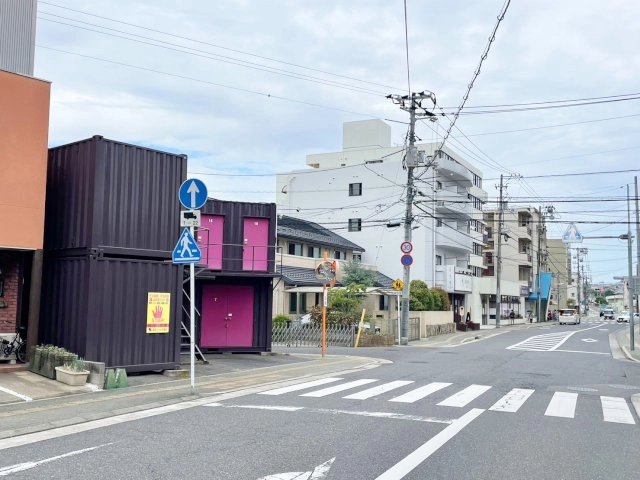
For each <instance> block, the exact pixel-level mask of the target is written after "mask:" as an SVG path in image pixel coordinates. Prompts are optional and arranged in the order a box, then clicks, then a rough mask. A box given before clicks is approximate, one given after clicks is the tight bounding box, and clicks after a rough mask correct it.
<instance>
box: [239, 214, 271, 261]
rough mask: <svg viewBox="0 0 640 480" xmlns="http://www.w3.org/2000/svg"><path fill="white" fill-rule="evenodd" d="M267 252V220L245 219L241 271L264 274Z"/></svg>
mask: <svg viewBox="0 0 640 480" xmlns="http://www.w3.org/2000/svg"><path fill="white" fill-rule="evenodd" d="M268 252H269V220H268V219H266V218H250V217H247V218H245V219H244V251H243V253H242V269H243V270H257V271H262V272H266V271H267V259H268Z"/></svg>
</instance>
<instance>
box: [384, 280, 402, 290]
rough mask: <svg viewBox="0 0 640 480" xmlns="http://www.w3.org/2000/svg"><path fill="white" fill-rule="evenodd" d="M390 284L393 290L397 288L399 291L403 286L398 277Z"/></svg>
mask: <svg viewBox="0 0 640 480" xmlns="http://www.w3.org/2000/svg"><path fill="white" fill-rule="evenodd" d="M387 285H388V284H387ZM391 286H392V287H393V289H394V290H397V291H398V292H399V291H400V290H402V289H403V288H404V282H403V281H402V280H400V279H399V278H398V279H397V280H396V281H395V282H393V285H391Z"/></svg>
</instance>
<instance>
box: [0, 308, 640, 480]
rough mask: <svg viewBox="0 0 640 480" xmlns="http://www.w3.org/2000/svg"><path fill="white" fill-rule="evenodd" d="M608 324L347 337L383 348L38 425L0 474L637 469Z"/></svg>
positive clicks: (623, 373)
mask: <svg viewBox="0 0 640 480" xmlns="http://www.w3.org/2000/svg"><path fill="white" fill-rule="evenodd" d="M620 328H628V327H627V326H626V325H616V324H615V322H613V323H612V322H603V321H600V319H599V318H595V317H593V318H587V319H585V321H583V322H582V324H580V325H575V326H574V325H564V326H557V325H549V324H534V325H531V326H530V328H526V329H517V330H516V329H513V330H509V331H505V332H496V333H499V334H497V335H493V336H489V338H486V339H482V340H481V341H476V342H472V343H468V344H465V345H462V346H458V347H455V348H423V347H413V346H410V347H387V348H375V349H358V350H357V354H358V355H369V356H373V357H376V358H382V359H386V360H387V361H388V362H386V363H384V364H382V365H380V366H378V367H377V368H373V369H369V370H358V371H355V372H345V373H344V374H340V375H334V376H325V377H321V378H313V379H309V378H307V379H305V380H304V381H301V380H299V381H294V382H288V383H286V384H281V385H280V386H278V387H277V388H276V387H273V386H271V387H269V388H266V387H262V388H259V387H258V388H254V389H249V390H244V391H242V392H229V393H225V394H220V395H217V396H215V397H211V398H209V399H202V400H198V401H192V402H191V403H188V402H186V403H185V402H183V403H181V404H177V405H174V406H172V407H163V408H162V409H159V410H158V411H157V412H152V413H153V416H147V417H145V416H144V415H140V414H136V415H132V418H130V419H129V418H127V419H126V421H125V420H122V421H121V422H120V423H115V421H114V422H109V421H102V422H100V423H99V424H96V425H92V426H90V429H89V427H87V429H86V430H85V431H81V430H83V427H75V428H71V429H69V430H68V431H64V432H59V433H58V435H60V436H56V437H53V438H48V436H47V434H46V432H43V434H42V437H41V439H40V440H39V441H34V442H33V443H29V444H25V445H21V446H17V447H14V448H6V449H3V450H0V452H1V453H0V476H6V477H7V478H12V479H27V478H28V479H32V478H48V479H63V478H64V479H69V480H73V479H86V478H92V479H94V480H98V479H119V478H123V479H124V478H127V479H129V478H138V479H165V478H171V479H175V478H212V479H224V480H226V479H242V480H258V479H261V480H276V479H277V480H285V479H297V480H302V479H325V478H326V479H341V480H342V479H344V480H356V479H368V480H369V479H370V480H373V479H380V480H386V479H393V480H400V479H408V480H409V479H412V480H418V479H420V480H424V479H447V480H451V479H456V480H459V479H474V480H477V479H491V480H495V479H512V478H513V479H516V478H517V479H554V480H556V479H567V480H569V479H580V480H583V479H607V480H610V479H625V478H629V479H632V478H638V477H639V476H640V459H639V458H640V457H639V456H640V453H639V452H640V420H639V419H638V416H637V413H636V411H635V409H634V408H633V406H632V403H631V395H633V394H637V393H640V364H638V363H632V362H629V361H622V360H618V359H614V358H612V356H611V349H610V346H609V334H610V333H612V332H614V331H616V330H617V329H620ZM505 330H506V329H505ZM329 353H332V350H330V352H329ZM333 353H341V350H340V349H336V350H334V351H333ZM345 353H349V354H354V351H353V350H352V349H349V350H348V351H347V350H346V349H345ZM114 420H115V419H114Z"/></svg>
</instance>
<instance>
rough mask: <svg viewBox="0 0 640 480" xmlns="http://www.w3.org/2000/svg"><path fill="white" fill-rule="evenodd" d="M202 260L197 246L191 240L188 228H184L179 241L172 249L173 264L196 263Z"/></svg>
mask: <svg viewBox="0 0 640 480" xmlns="http://www.w3.org/2000/svg"><path fill="white" fill-rule="evenodd" d="M201 258H202V252H201V251H200V248H199V247H198V244H197V243H196V241H195V240H194V239H193V236H192V235H191V233H190V232H189V229H188V228H185V229H184V230H183V231H182V235H180V239H179V240H178V243H177V244H176V248H174V249H173V258H172V261H173V263H179V264H183V263H198V262H199V261H200V259H201Z"/></svg>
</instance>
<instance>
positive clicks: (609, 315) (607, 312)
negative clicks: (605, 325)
mask: <svg viewBox="0 0 640 480" xmlns="http://www.w3.org/2000/svg"><path fill="white" fill-rule="evenodd" d="M602 317H603V318H604V319H605V320H607V319H611V320H613V319H614V318H615V317H616V312H614V311H613V308H605V309H604V310H602Z"/></svg>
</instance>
